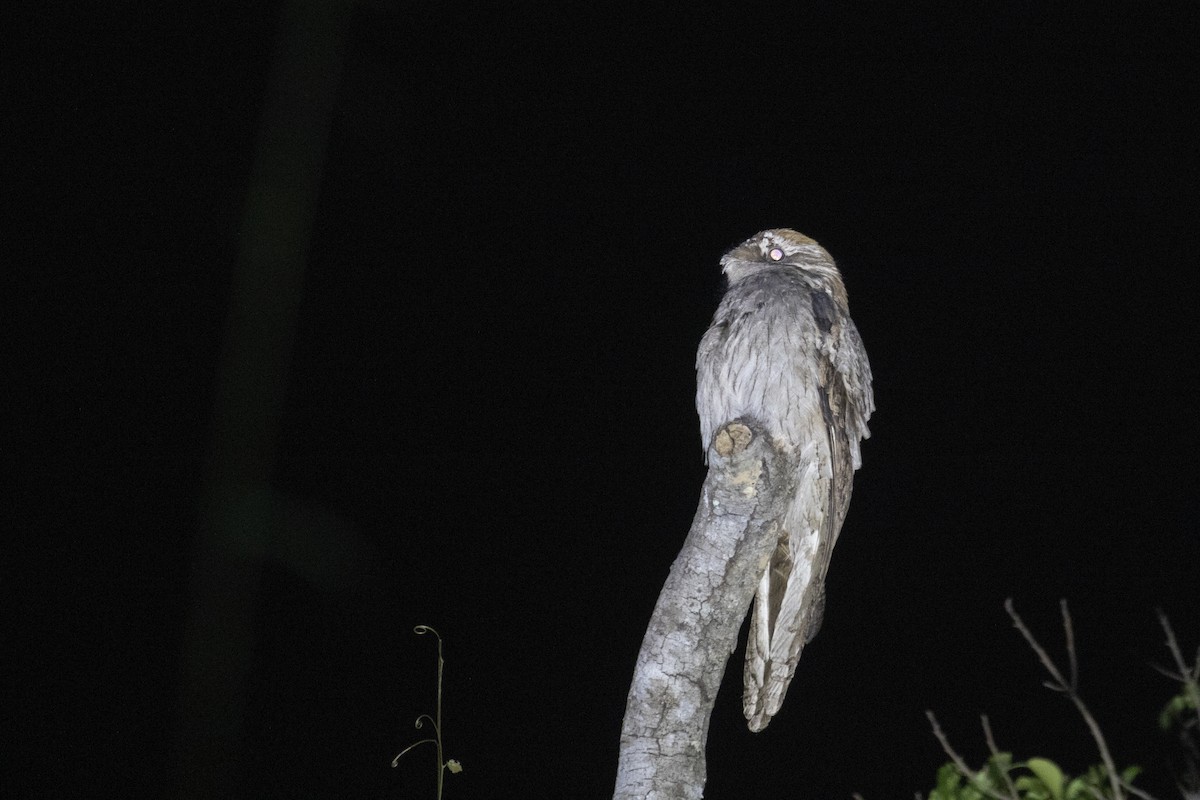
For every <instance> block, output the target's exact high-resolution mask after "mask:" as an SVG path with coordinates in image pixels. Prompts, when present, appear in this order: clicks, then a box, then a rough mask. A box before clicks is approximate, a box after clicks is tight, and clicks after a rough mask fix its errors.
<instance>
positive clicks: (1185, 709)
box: [1158, 683, 1197, 731]
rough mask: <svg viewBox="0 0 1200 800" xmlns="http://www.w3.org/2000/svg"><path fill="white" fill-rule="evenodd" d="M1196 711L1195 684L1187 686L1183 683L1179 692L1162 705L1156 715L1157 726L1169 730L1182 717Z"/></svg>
mask: <svg viewBox="0 0 1200 800" xmlns="http://www.w3.org/2000/svg"><path fill="white" fill-rule="evenodd" d="M1196 711H1197V709H1196V689H1195V684H1194V683H1193V685H1191V686H1189V685H1188V684H1187V683H1185V684H1184V685H1183V688H1182V689H1180V691H1179V694H1177V695H1175V696H1174V697H1172V698H1171V699H1170V701H1169V702H1168V703H1167V704H1166V705H1165V706H1163V710H1162V711H1161V712H1160V713H1159V715H1158V726H1159V727H1160V728H1162V729H1163V730H1164V731H1169V730H1171V729H1172V728H1174V727H1175V726H1176V725H1177V724H1179V722H1180V721H1181V720H1183V719H1184V718H1186V717H1188V716H1191V715H1192V714H1195V713H1196Z"/></svg>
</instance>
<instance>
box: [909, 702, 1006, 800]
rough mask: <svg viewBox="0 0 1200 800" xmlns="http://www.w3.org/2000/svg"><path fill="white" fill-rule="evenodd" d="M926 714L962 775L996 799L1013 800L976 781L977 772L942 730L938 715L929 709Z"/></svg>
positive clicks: (934, 732)
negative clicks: (969, 765) (972, 769)
mask: <svg viewBox="0 0 1200 800" xmlns="http://www.w3.org/2000/svg"><path fill="white" fill-rule="evenodd" d="M925 716H926V717H928V718H929V724H930V725H932V726H933V735H934V737H935V738H937V740H938V741H939V742H940V743H941V745H942V750H944V751H945V753H946V755H948V756H949V757H950V760H951V761H953V762H954V767H955V768H956V769H957V770H958V773H959V774H960V775H962V776H963V777H964V778H966V779H967V780H968V781H971V782H972V784H973V785H974V786H975V788H976V789H978V790H979V791H981V792H983V793H984V794H986V795H987V796H988V797H991V798H994V800H1012V798H1011V797H1007V796H1005V795H1002V794H1000V793H999V792H995V791H992V790H991V789H989V788H987V787H986V786H982V785H979V784H978V783H976V782H975V773H974V772H972V771H971V768H970V767H968V766H967V762H966V760H965V759H964V758H963V757H962V756H960V755H959V754H958V753H957V752H956V751H955V749H954V748H953V747H951V746H950V740H949V739H947V738H946V734H945V733H943V732H942V726H941V725H938V721H937V717H935V716H934V715H933V712H932V711H929V710H926V711H925Z"/></svg>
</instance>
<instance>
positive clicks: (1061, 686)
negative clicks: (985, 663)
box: [1004, 597, 1122, 798]
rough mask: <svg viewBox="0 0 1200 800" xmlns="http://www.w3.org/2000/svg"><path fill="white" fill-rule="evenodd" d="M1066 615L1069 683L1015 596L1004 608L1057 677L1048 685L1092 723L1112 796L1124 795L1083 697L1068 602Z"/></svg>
mask: <svg viewBox="0 0 1200 800" xmlns="http://www.w3.org/2000/svg"><path fill="white" fill-rule="evenodd" d="M1060 607H1061V609H1062V616H1063V630H1064V633H1065V636H1066V640H1067V658H1068V660H1069V661H1070V664H1071V673H1072V676H1071V678H1072V679H1071V680H1070V681H1069V682H1068V681H1067V680H1066V679H1064V678H1063V675H1062V672H1060V671H1059V669H1058V666H1057V665H1055V663H1054V660H1053V659H1051V658H1050V656H1049V655H1047V653H1046V651H1045V650H1044V649H1042V646H1041V645H1040V644H1038V641H1037V639H1035V638H1034V636H1033V633H1032V632H1030V630H1029V628H1028V627H1026V626H1025V623H1024V622H1023V621H1022V620H1021V617H1020V615H1018V614H1017V612H1016V609H1015V608H1013V601H1012V598H1011V597H1009V598H1007V599H1006V600H1005V601H1004V610H1005V611H1007V612H1008V616H1009V617H1011V618H1012V621H1013V627H1015V628H1016V629H1017V630H1018V631H1020V632H1021V635H1022V636H1023V637H1025V641H1026V642H1027V643H1028V644H1029V646H1030V647H1031V648H1033V652H1035V653H1037V656H1038V659H1039V660H1041V662H1042V666H1043V667H1045V668H1046V671H1047V672H1049V673H1050V677H1052V678H1054V681H1055V683H1054V684H1047V686H1049V688H1051V689H1054V690H1055V691H1060V692H1065V693H1066V695H1067V697H1069V698H1070V700H1071V702H1072V703H1074V705H1075V708H1076V709H1078V710H1079V714H1080V715H1081V716H1082V717H1083V721H1084V722H1085V723H1086V724H1087V726H1088V731H1090V732H1091V734H1092V739H1093V740H1094V741H1095V742H1096V748H1097V749H1098V750H1099V751H1100V760H1101V761H1103V762H1104V768H1105V770H1106V771H1107V772H1108V782H1109V786H1110V788H1111V789H1112V796H1113V797H1114V798H1119V797H1121V796H1122V794H1121V776H1120V775H1118V774H1117V765H1116V763H1114V762H1113V758H1112V754H1111V753H1109V752H1108V743H1107V742H1105V741H1104V734H1103V733H1102V732H1101V731H1100V725H1099V724H1098V723H1097V722H1096V719H1095V717H1093V716H1092V713H1091V712H1090V711H1088V707H1087V706H1086V705H1084V702H1083V699H1082V698H1081V697H1080V696H1079V692H1078V691H1077V689H1078V687H1077V685H1076V678H1077V674H1076V666H1075V664H1076V660H1075V637H1074V634H1073V633H1072V630H1071V614H1070V612H1069V611H1068V610H1067V601H1066V600H1062V601H1061V602H1060Z"/></svg>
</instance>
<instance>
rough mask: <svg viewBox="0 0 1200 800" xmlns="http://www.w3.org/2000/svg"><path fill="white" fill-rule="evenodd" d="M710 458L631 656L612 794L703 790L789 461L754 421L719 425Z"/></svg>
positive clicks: (678, 796)
mask: <svg viewBox="0 0 1200 800" xmlns="http://www.w3.org/2000/svg"><path fill="white" fill-rule="evenodd" d="M708 459H709V469H708V477H707V478H706V479H705V481H704V488H703V489H702V491H701V494H700V505H699V508H698V509H697V510H696V517H695V520H694V521H693V522H692V529H691V531H690V532H689V533H688V536H687V540H686V541H685V542H684V544H683V549H682V550H681V551H680V553H679V556H678V557H677V558H676V559H675V563H674V564H673V565H672V566H671V573H670V575H669V576H668V578H667V582H666V585H664V586H663V590H662V592H661V593H660V594H659V597H658V603H657V605H655V607H654V613H653V614H652V615H651V617H650V625H649V627H648V628H647V630H646V636H645V639H643V640H642V649H641V652H640V653H638V658H637V665H636V667H635V668H634V675H633V683H632V685H631V686H630V689H629V700H628V702H627V704H626V707H625V722H624V724H623V725H622V727H621V749H620V755H619V758H618V764H617V785H616V791H615V793H614V794H613V798H614V800H635V798H636V800H645V798H654V799H655V800H683V798H689V799H694V798H699V797H702V796H703V794H704V781H705V764H704V747H705V743H706V742H707V740H708V724H709V719H710V717H711V715H712V709H713V704H714V703H715V701H716V697H717V690H718V689H719V688H720V685H721V677H722V676H723V675H724V673H725V664H726V662H727V661H728V660H729V655H730V654H731V653H732V652H733V650H734V648H735V647H736V646H737V637H738V631H739V630H740V629H741V626H742V621H743V620H744V619H745V618H746V612H747V610H748V609H749V607H750V601H751V600H752V599H753V598H754V592H755V589H756V588H757V586H758V582H759V578H760V577H761V576H762V574H763V571H764V570H765V569H766V567H767V562H768V560H769V559H770V557H771V553H772V552H774V550H775V545H776V542H777V539H778V535H779V520H780V519H781V518H782V516H783V514H784V512H785V510H786V507H787V500H788V498H789V497H790V496H791V493H792V491H791V483H792V482H793V480H794V475H795V474H796V470H795V468H794V465H791V464H788V463H786V459H785V457H784V456H783V455H782V454H780V453H779V452H777V451H776V450H775V449H774V447H772V445H771V443H770V438H769V437H768V436H766V435H765V434H764V433H763V430H762V428H761V427H760V426H759V425H758V424H757V423H755V422H754V421H753V420H738V421H735V422H731V423H727V424H726V425H725V426H723V427H722V428H721V429H720V430H718V431H717V435H716V436H714V437H713V443H712V446H711V447H710V448H709V453H708Z"/></svg>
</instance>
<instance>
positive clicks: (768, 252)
mask: <svg viewBox="0 0 1200 800" xmlns="http://www.w3.org/2000/svg"><path fill="white" fill-rule="evenodd" d="M721 267H722V269H723V271H724V272H725V275H726V276H727V277H728V278H729V283H730V285H732V284H735V283H737V282H738V281H740V280H742V279H743V278H746V277H749V276H751V275H754V274H757V273H759V272H762V271H764V270H769V269H777V268H779V267H792V268H794V269H797V270H799V271H800V272H801V273H803V275H804V276H805V277H806V278H808V279H809V280H810V281H812V282H813V283H814V288H817V287H818V286H819V287H820V288H823V289H826V290H827V291H828V292H829V293H830V294H832V295H833V297H834V299H835V300H837V301H839V302H840V303H841V304H842V305H843V306H844V305H845V303H846V288H845V286H844V285H843V283H842V276H841V273H839V272H838V269H837V265H835V264H834V263H833V257H832V256H830V255H829V253H828V252H826V250H825V248H824V247H821V245H819V244H817V243H816V242H815V241H814V240H812V239H810V238H808V237H807V236H805V235H804V234H803V233H797V232H796V231H794V230H792V229H791V228H772V229H771V230H768V231H761V232H759V233H756V234H754V235H753V236H751V237H750V238H749V239H747V240H746V241H744V242H742V243H741V244H739V245H738V246H737V247H735V248H733V249H732V250H730V251H729V252H728V253H726V254H725V255H724V256H723V257H722V258H721Z"/></svg>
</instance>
